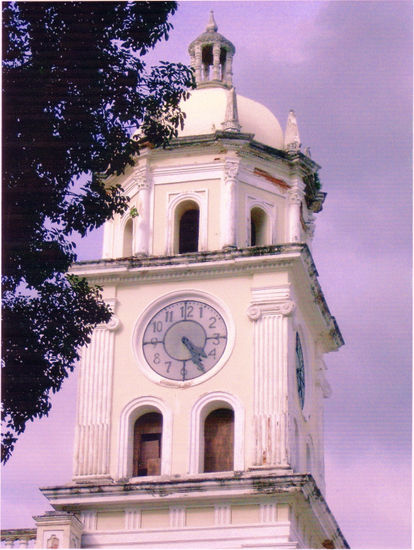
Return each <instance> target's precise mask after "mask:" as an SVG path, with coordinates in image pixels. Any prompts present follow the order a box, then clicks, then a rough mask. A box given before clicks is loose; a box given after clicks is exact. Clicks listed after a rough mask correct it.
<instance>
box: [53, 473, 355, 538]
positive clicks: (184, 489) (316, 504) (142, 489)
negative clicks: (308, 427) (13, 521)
mask: <svg viewBox="0 0 414 550" xmlns="http://www.w3.org/2000/svg"><path fill="white" fill-rule="evenodd" d="M42 492H43V494H44V495H45V496H46V497H47V498H48V499H49V501H50V503H51V505H52V506H53V507H54V508H55V510H58V511H64V512H67V513H71V514H73V515H74V517H79V518H80V520H81V522H82V524H83V530H82V536H81V543H80V544H81V547H82V548H103V547H108V546H109V547H111V548H127V547H134V548H154V547H156V548H349V546H348V544H347V542H346V540H345V539H344V537H343V535H342V533H341V531H340V529H339V527H338V524H337V523H336V520H335V518H334V517H333V515H332V513H331V512H330V510H329V508H328V506H327V504H326V502H325V499H324V497H323V495H322V494H321V492H320V491H319V489H318V487H317V486H316V484H315V482H314V480H313V478H312V476H310V475H308V474H289V475H279V474H276V473H275V472H269V471H266V472H263V471H262V472H257V471H251V472H220V473H209V474H197V475H191V476H190V475H189V476H185V477H184V476H181V477H173V476H157V477H154V478H152V479H151V478H148V477H147V478H145V479H143V478H134V479H132V480H130V481H129V482H128V483H121V482H113V483H103V482H102V481H98V480H97V481H96V483H95V482H93V481H92V480H91V481H89V482H88V483H77V484H72V485H66V486H60V487H48V488H44V489H42ZM45 521H46V517H45V516H44V517H43V519H42V528H43V530H44V529H45V528H46V525H45Z"/></svg>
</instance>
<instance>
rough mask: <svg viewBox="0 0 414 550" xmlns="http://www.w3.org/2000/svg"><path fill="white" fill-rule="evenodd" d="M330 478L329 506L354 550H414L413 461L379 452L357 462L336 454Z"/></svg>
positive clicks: (329, 462)
mask: <svg viewBox="0 0 414 550" xmlns="http://www.w3.org/2000/svg"><path fill="white" fill-rule="evenodd" d="M338 472H340V475H338ZM326 477H327V487H328V491H327V499H328V502H329V503H330V507H331V509H332V512H333V513H334V515H335V517H336V519H337V521H338V522H339V525H340V527H341V530H342V532H343V534H344V535H345V537H346V538H347V540H348V543H349V544H350V546H351V548H355V547H358V548H411V545H410V543H409V541H410V534H411V509H410V494H411V463H410V461H409V460H407V459H404V457H403V456H400V455H399V454H398V453H394V454H393V456H392V457H390V456H389V455H387V454H384V453H382V450H381V449H375V448H371V449H369V450H365V452H361V453H359V454H354V455H353V458H352V460H349V457H348V456H346V457H344V456H341V455H339V454H334V453H333V452H331V453H330V454H329V455H328V456H327V461H326ZM333 502H334V503H335V504H334V506H332V503H333ZM379 533H380V534H381V535H380V537H379V536H378V534H379Z"/></svg>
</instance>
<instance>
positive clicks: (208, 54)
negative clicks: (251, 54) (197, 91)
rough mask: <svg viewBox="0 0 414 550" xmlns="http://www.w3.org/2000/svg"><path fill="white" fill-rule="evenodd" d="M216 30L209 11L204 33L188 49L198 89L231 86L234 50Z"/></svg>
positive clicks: (212, 16)
mask: <svg viewBox="0 0 414 550" xmlns="http://www.w3.org/2000/svg"><path fill="white" fill-rule="evenodd" d="M217 29H218V27H217V24H216V22H215V20H214V14H213V12H212V11H211V12H210V18H209V21H208V24H207V27H206V30H205V32H203V33H202V34H200V36H199V37H198V38H196V39H195V40H193V42H191V44H190V46H189V48H188V51H189V54H190V57H191V66H192V67H193V68H194V71H195V79H196V83H197V87H198V88H202V87H207V86H221V87H224V88H231V87H232V86H233V80H232V75H233V73H232V61H233V55H234V53H235V51H236V49H235V47H234V46H233V44H232V43H231V42H230V41H229V40H227V38H224V36H223V35H221V34H220V33H218V32H217Z"/></svg>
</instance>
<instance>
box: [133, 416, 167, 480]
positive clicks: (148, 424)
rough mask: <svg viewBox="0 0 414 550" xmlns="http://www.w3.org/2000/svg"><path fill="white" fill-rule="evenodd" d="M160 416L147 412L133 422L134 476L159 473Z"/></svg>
mask: <svg viewBox="0 0 414 550" xmlns="http://www.w3.org/2000/svg"><path fill="white" fill-rule="evenodd" d="M161 440H162V416H161V414H159V413H155V412H154V413H147V414H144V415H142V416H141V417H140V418H138V420H137V421H136V422H135V427H134V460H133V462H134V467H133V475H134V476H156V475H160V473H161Z"/></svg>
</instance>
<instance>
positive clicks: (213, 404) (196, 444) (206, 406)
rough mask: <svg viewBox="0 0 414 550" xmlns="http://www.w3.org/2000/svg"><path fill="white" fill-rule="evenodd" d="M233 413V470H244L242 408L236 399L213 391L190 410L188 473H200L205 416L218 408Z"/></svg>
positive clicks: (201, 398) (228, 394)
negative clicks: (224, 408) (228, 408)
mask: <svg viewBox="0 0 414 550" xmlns="http://www.w3.org/2000/svg"><path fill="white" fill-rule="evenodd" d="M223 405H224V406H225V407H228V406H229V405H230V408H231V409H233V411H234V470H237V471H239V470H240V471H242V470H244V437H245V435H244V433H245V431H244V430H245V428H244V422H245V418H244V415H245V413H244V408H243V405H242V403H241V401H240V400H239V398H238V397H236V396H234V395H231V394H230V393H226V392H222V391H215V392H211V393H207V394H205V395H203V396H201V397H200V398H199V399H198V400H197V401H196V402H195V403H194V405H193V408H192V409H191V425H190V464H189V472H190V473H191V474H196V473H200V472H202V469H203V464H202V460H203V455H204V421H205V419H206V417H207V415H208V414H209V413H210V412H212V411H213V410H215V409H217V408H220V406H223Z"/></svg>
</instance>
